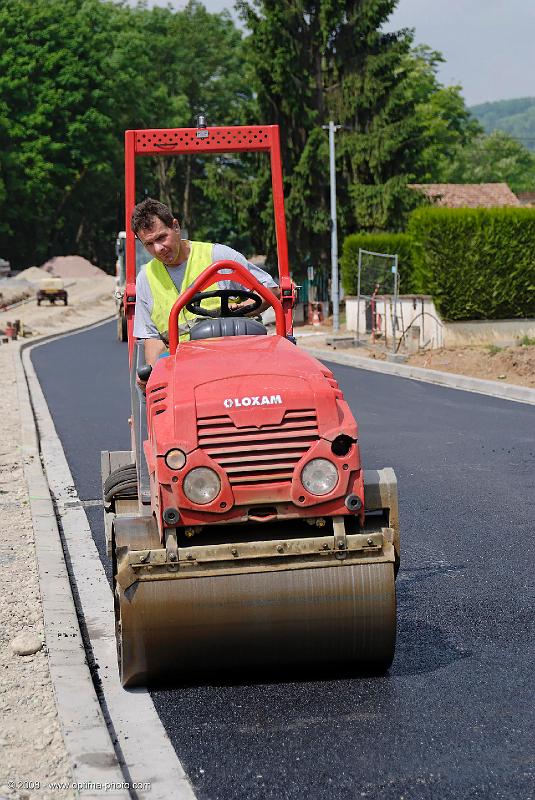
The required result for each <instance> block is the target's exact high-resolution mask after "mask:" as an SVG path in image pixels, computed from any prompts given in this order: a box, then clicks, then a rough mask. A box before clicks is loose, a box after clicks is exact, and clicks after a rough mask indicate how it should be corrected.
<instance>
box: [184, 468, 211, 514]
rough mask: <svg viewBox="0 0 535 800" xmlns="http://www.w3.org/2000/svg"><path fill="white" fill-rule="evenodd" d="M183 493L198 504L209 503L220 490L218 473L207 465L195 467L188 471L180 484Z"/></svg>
mask: <svg viewBox="0 0 535 800" xmlns="http://www.w3.org/2000/svg"><path fill="white" fill-rule="evenodd" d="M182 488H183V489H184V494H185V495H186V497H187V498H188V500H191V502H192V503H198V504H199V505H200V506H204V505H206V503H211V502H212V500H215V498H216V497H217V495H218V494H219V492H220V491H221V481H220V480H219V475H218V474H217V472H214V470H213V469H209V468H208V467H196V468H195V469H192V470H191V472H188V474H187V475H186V477H185V478H184V483H183V484H182Z"/></svg>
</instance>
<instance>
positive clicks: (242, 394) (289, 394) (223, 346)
mask: <svg viewBox="0 0 535 800" xmlns="http://www.w3.org/2000/svg"><path fill="white" fill-rule="evenodd" d="M163 394H165V398H164V400H163V401H162V400H161V397H162V395H163ZM341 397H342V395H341V392H340V390H339V389H338V388H337V386H336V383H335V382H334V381H333V379H332V373H331V372H330V371H329V370H328V369H327V368H326V367H324V366H323V365H322V364H320V363H319V361H317V360H316V359H314V358H312V357H311V356H309V355H308V354H306V353H304V352H303V351H302V350H299V348H298V347H296V346H295V345H294V344H292V343H291V342H289V341H288V340H287V339H284V338H282V337H279V336H247V337H246V336H240V337H228V338H221V339H210V340H202V341H198V342H187V343H185V344H182V345H180V346H179V348H178V350H177V353H176V356H175V357H169V358H163V359H160V360H159V361H158V362H157V364H156V366H155V367H154V369H153V372H152V375H151V378H150V381H149V384H148V386H147V401H148V406H149V408H148V410H149V414H150V415H151V416H152V415H154V416H153V420H152V421H153V424H154V427H155V428H156V429H157V440H158V446H157V450H159V451H160V449H161V447H162V446H163V447H164V448H165V447H166V446H167V443H169V444H171V443H172V444H173V446H175V447H176V446H179V447H183V448H184V449H185V450H186V451H187V452H189V451H191V450H192V449H194V448H195V447H196V446H197V420H198V419H199V418H206V417H220V416H228V417H230V418H231V419H232V421H233V423H234V425H236V427H245V426H253V427H258V428H260V427H262V426H263V425H273V424H278V423H279V422H280V421H281V420H282V418H283V415H284V414H285V412H286V411H289V410H290V411H291V410H301V409H315V410H316V412H317V421H318V432H319V434H320V436H321V435H324V434H328V433H331V432H332V431H333V430H336V429H337V428H338V427H339V426H340V425H341V424H344V423H346V424H347V423H349V424H350V425H351V423H353V425H354V424H355V423H354V421H353V420H352V419H348V417H347V411H348V410H347V407H346V404H345V403H344V402H343V401H342V402H341V403H340V402H338V403H337V402H336V400H337V398H339V399H341ZM151 398H154V399H155V400H157V403H159V405H157V403H154V405H153V402H151ZM171 409H173V412H174V413H172V414H169V413H164V414H161V416H157V414H158V413H159V412H161V411H162V410H166V411H167V412H169V411H171ZM344 418H345V419H344ZM155 432H156V431H155ZM355 433H356V430H355Z"/></svg>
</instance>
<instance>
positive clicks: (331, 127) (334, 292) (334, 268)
mask: <svg viewBox="0 0 535 800" xmlns="http://www.w3.org/2000/svg"><path fill="white" fill-rule="evenodd" d="M322 127H323V129H324V130H325V129H328V131H329V168H330V169H329V171H330V178H331V300H332V304H333V333H335V332H336V331H338V330H340V308H339V306H340V294H339V280H338V228H337V223H336V162H335V151H334V134H335V133H336V131H337V130H339V129H340V128H341V127H342V126H341V125H335V124H334V122H333V120H330V121H329V124H328V125H323V126H322Z"/></svg>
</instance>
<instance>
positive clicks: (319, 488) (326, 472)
mask: <svg viewBox="0 0 535 800" xmlns="http://www.w3.org/2000/svg"><path fill="white" fill-rule="evenodd" d="M301 482H302V484H303V486H304V487H305V489H306V490H307V492H310V494H317V495H322V494H329V492H332V490H333V489H334V487H335V486H336V484H337V483H338V470H337V469H336V467H335V466H334V464H332V463H331V462H330V461H328V460H327V459H326V458H313V459H312V461H309V462H308V464H307V465H306V466H305V467H304V468H303V471H302V473H301Z"/></svg>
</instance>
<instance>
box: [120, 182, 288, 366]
mask: <svg viewBox="0 0 535 800" xmlns="http://www.w3.org/2000/svg"><path fill="white" fill-rule="evenodd" d="M131 226H132V230H133V232H134V233H135V235H136V236H137V238H138V239H139V240H140V241H141V243H142V244H143V246H144V247H145V249H146V250H147V252H148V253H149V254H150V255H151V256H152V260H151V261H149V262H148V263H147V264H145V265H144V267H143V269H142V270H141V272H140V273H139V275H138V277H137V281H136V314H135V322H134V336H135V337H136V338H137V339H143V340H144V348H145V362H146V363H147V364H150V365H151V366H153V365H154V364H155V362H156V361H157V360H158V358H159V357H160V356H161V355H162V354H163V353H164V352H165V351H166V349H167V343H168V331H167V325H168V319H169V313H170V311H171V308H172V307H173V305H174V304H175V302H176V299H177V297H178V296H179V294H182V293H183V292H184V291H185V290H186V289H187V288H188V287H189V286H191V284H192V283H193V282H194V281H195V280H196V278H198V276H199V275H200V274H201V272H203V270H204V269H206V267H208V266H209V265H210V264H213V262H214V261H222V260H230V261H237V262H238V263H239V264H242V265H243V266H245V267H247V269H248V270H249V271H250V272H251V273H252V274H253V275H254V276H255V278H256V279H257V280H258V281H259V282H260V283H261V284H263V285H264V286H266V287H268V288H269V289H271V290H272V291H273V293H274V294H275V295H276V296H277V297H278V296H279V290H278V287H277V284H276V282H275V281H274V280H273V278H272V277H271V275H269V274H268V273H267V272H264V270H262V269H259V267H256V266H255V265H254V264H251V263H250V262H249V261H247V259H246V258H245V256H243V255H242V254H241V253H238V252H237V251H236V250H233V249H232V248H231V247H227V246H226V245H223V244H214V243H211V242H194V241H189V240H187V239H182V237H181V231H180V226H179V224H178V221H177V220H176V219H175V218H174V217H173V214H172V213H171V211H170V209H169V208H168V207H167V206H166V205H164V204H163V203H160V202H159V201H158V200H153V199H152V198H150V197H148V198H147V199H146V200H143V202H142V203H138V205H137V206H135V208H134V211H133V214H132V220H131ZM213 288H215V287H213ZM217 288H219V289H236V290H237V291H236V294H237V295H239V290H240V288H241V289H242V291H243V287H242V286H241V285H240V284H238V283H233V282H232V281H219V282H218V284H217ZM217 302H219V301H217ZM249 305H254V301H253V300H251V299H246V300H244V301H243V302H239V301H238V302H236V303H234V304H230V305H229V307H230V308H232V309H236V308H242V309H244V311H245V309H246V308H247V306H249ZM267 305H268V304H267V303H263V304H262V306H260V308H258V309H256V310H254V311H253V310H252V311H251V313H252V314H253V315H256V314H259V313H260V312H261V311H263V310H264V309H265V308H266V307H267ZM245 316H247V312H246V311H245ZM194 321H195V315H194V314H191V313H190V312H189V311H186V309H182V311H181V313H180V318H179V336H180V340H181V341H184V340H186V339H188V338H189V329H190V326H191V325H192V324H193V322H194Z"/></svg>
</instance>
